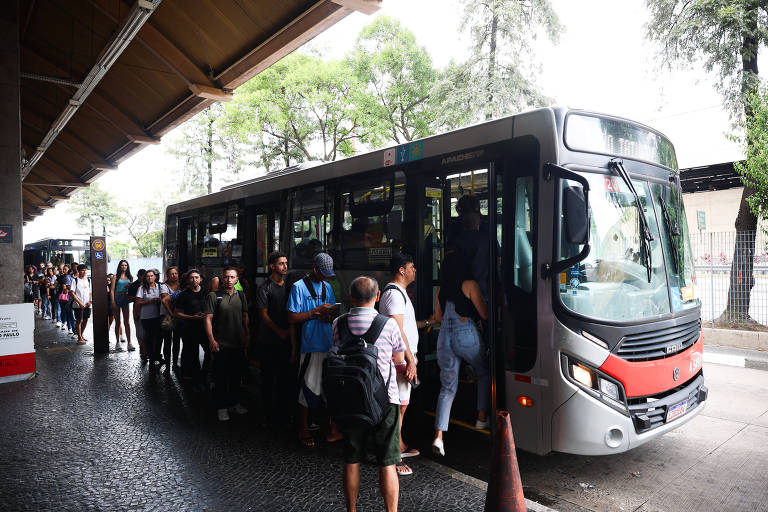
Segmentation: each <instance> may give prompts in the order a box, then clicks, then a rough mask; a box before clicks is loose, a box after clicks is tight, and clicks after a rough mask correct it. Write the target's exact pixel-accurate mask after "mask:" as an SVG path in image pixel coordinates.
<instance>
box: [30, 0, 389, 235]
mask: <svg viewBox="0 0 768 512" xmlns="http://www.w3.org/2000/svg"><path fill="white" fill-rule="evenodd" d="M381 1H382V0H333V1H330V0H320V1H317V0H315V1H307V0H280V1H271V0H215V1H214V0H153V1H150V0H82V1H78V2H68V1H65V0H29V1H26V2H21V9H20V20H19V35H20V39H21V84H20V87H21V122H22V126H21V129H22V144H23V147H22V155H21V158H22V179H23V182H22V185H23V186H22V193H23V213H24V216H23V218H24V222H29V221H30V220H32V219H33V218H34V217H35V216H38V215H41V214H42V213H43V212H44V211H45V210H46V209H49V208H52V207H53V206H54V205H55V204H56V202H58V201H63V200H66V199H67V198H68V197H69V196H70V195H71V194H72V193H73V192H75V191H77V190H78V189H80V188H82V187H84V186H87V185H88V183H90V182H92V181H94V180H95V179H96V178H98V177H99V176H100V175H101V174H102V173H104V172H106V171H109V170H113V169H115V168H116V167H117V165H118V164H119V163H120V162H122V161H124V160H125V159H126V158H128V157H129V156H131V155H132V154H134V153H136V152H137V151H140V150H141V149H142V148H143V147H145V146H146V145H148V144H157V143H159V142H160V139H161V137H162V136H163V135H164V134H166V133H168V132H169V131H170V130H172V129H173V128H175V127H176V126H178V125H179V124H181V123H183V122H184V121H186V120H187V119H189V118H191V117H192V116H194V115H195V114H197V113H198V112H200V111H201V110H203V109H205V108H206V107H208V106H209V105H211V104H212V103H214V102H216V101H227V100H228V99H230V98H231V96H232V91H233V90H234V89H235V88H237V87H238V86H239V85H241V84H243V83H245V82H246V81H247V80H249V79H250V78H252V77H253V76H255V75H256V74H258V73H259V72H261V71H263V70H264V69H266V68H267V67H269V66H270V65H271V64H273V63H274V62H276V61H278V60H279V59H280V58H282V57H284V56H285V55H287V54H289V53H290V52H292V51H293V50H295V49H296V48H298V47H299V46H301V45H303V44H304V43H306V42H307V41H309V40H310V39H312V38H313V37H315V36H316V35H317V34H319V33H321V32H322V31H323V30H325V29H326V28H328V27H330V26H331V25H333V24H334V23H336V22H337V21H339V20H341V19H342V18H344V17H345V16H347V15H348V14H350V13H352V12H354V11H360V12H363V13H365V14H371V13H373V12H375V11H376V10H378V9H379V7H380V6H381Z"/></svg>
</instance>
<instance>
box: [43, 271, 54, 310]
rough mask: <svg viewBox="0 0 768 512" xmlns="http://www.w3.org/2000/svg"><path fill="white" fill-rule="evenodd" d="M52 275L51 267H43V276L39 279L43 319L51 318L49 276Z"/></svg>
mask: <svg viewBox="0 0 768 512" xmlns="http://www.w3.org/2000/svg"><path fill="white" fill-rule="evenodd" d="M52 275H53V269H52V268H51V267H45V269H44V272H43V278H42V279H41V280H40V298H41V299H42V301H43V320H50V319H51V313H52V312H53V311H52V308H51V276H52Z"/></svg>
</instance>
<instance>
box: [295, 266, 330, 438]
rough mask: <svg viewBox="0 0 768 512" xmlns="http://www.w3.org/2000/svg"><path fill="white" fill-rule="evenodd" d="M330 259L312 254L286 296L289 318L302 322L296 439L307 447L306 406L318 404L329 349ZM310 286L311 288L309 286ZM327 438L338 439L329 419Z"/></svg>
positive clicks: (309, 435)
mask: <svg viewBox="0 0 768 512" xmlns="http://www.w3.org/2000/svg"><path fill="white" fill-rule="evenodd" d="M335 275H336V273H335V272H334V271H333V259H332V258H331V256H330V255H329V254H326V253H324V252H320V253H318V254H317V255H316V256H315V258H314V264H313V265H312V272H310V273H309V274H308V275H307V276H305V277H304V279H300V280H298V281H296V282H295V283H294V284H293V286H292V287H291V292H290V294H289V296H288V305H287V306H286V309H287V310H288V321H289V322H290V323H291V324H294V325H296V324H301V359H300V360H299V376H298V385H299V388H300V389H299V422H300V425H299V427H300V428H299V441H300V442H301V444H302V445H303V446H305V447H307V448H313V447H314V446H315V440H314V438H313V437H312V434H311V432H310V430H309V409H318V408H319V407H320V395H321V394H322V382H321V379H322V372H323V359H325V355H326V353H327V352H328V351H329V350H330V349H331V341H332V340H331V321H332V320H333V319H332V318H331V312H332V311H333V310H334V305H335V304H336V297H335V296H334V295H333V288H331V285H330V284H329V283H326V282H325V281H326V279H328V278H329V277H333V276H335ZM310 287H311V290H310ZM329 427H330V428H329V431H328V434H327V435H326V439H327V440H328V441H329V442H334V441H338V440H339V439H341V434H340V433H339V431H338V429H337V428H336V425H335V424H334V423H333V422H331V423H330V426H329Z"/></svg>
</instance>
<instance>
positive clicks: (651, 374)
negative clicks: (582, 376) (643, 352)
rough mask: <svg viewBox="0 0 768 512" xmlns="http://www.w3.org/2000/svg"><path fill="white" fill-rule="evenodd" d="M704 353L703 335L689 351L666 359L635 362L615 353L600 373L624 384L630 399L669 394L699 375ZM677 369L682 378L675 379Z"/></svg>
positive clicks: (700, 335) (607, 360) (679, 376)
mask: <svg viewBox="0 0 768 512" xmlns="http://www.w3.org/2000/svg"><path fill="white" fill-rule="evenodd" d="M703 354H704V343H703V342H702V334H701V333H699V339H698V340H697V341H696V343H694V344H693V346H691V347H690V348H688V350H686V351H684V352H681V353H680V354H677V355H675V356H672V357H667V358H665V359H656V360H654V361H640V362H631V361H627V360H625V359H622V358H620V357H618V356H615V355H613V354H611V355H609V356H608V359H606V360H605V362H604V363H603V365H602V366H601V367H600V370H602V371H604V372H605V373H607V374H608V375H610V376H611V377H613V378H615V379H616V380H618V381H619V382H621V383H622V384H623V385H624V391H625V392H626V394H627V397H629V398H632V397H638V396H648V395H655V394H657V393H661V392H663V391H667V390H669V389H672V388H674V387H676V386H679V385H680V384H682V383H683V382H686V381H687V380H689V379H690V378H691V377H693V376H694V375H696V374H697V373H699V370H700V369H701V364H702V360H703ZM675 368H678V370H679V374H678V379H677V380H675V378H674V374H675Z"/></svg>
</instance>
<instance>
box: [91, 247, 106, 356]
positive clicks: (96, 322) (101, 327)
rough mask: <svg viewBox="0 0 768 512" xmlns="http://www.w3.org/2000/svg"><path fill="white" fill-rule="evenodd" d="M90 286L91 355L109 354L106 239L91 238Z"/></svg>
mask: <svg viewBox="0 0 768 512" xmlns="http://www.w3.org/2000/svg"><path fill="white" fill-rule="evenodd" d="M90 249H91V286H92V293H93V305H92V306H91V308H92V310H93V311H92V313H93V315H92V316H93V318H92V319H91V322H93V353H94V355H96V354H106V353H107V352H109V325H108V324H107V239H106V238H105V237H103V236H92V237H91V240H90Z"/></svg>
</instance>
